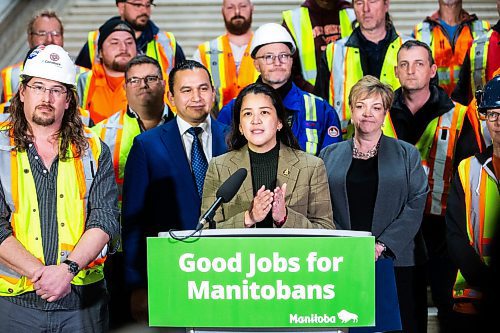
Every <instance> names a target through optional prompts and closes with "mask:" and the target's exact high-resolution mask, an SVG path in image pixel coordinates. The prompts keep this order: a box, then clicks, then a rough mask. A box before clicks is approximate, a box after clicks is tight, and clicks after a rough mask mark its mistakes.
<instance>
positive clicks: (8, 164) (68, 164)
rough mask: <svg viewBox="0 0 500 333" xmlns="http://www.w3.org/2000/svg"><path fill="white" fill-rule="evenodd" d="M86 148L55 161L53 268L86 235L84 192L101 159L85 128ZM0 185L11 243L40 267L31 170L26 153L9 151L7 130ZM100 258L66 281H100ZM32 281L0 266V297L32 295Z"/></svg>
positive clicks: (0, 153) (1, 134)
mask: <svg viewBox="0 0 500 333" xmlns="http://www.w3.org/2000/svg"><path fill="white" fill-rule="evenodd" d="M85 134H86V136H87V139H88V142H89V147H90V148H89V149H88V150H87V151H86V152H85V154H84V155H83V156H82V157H81V158H71V156H73V150H72V148H69V156H70V158H69V159H68V160H66V161H62V160H60V161H59V164H58V174H57V196H56V197H57V199H58V202H57V222H58V253H59V257H58V259H57V264H59V263H61V262H62V261H64V260H65V259H66V258H67V257H68V256H69V254H70V253H71V252H72V250H73V249H74V247H75V246H76V244H77V243H78V241H79V239H80V237H81V236H82V234H83V233H84V232H85V222H86V218H87V200H88V195H89V190H90V188H91V186H92V182H93V179H94V176H95V172H96V171H97V169H98V160H99V156H100V154H101V143H100V141H99V137H98V136H97V135H95V134H93V133H92V132H91V131H90V130H89V129H88V128H85ZM0 168H1V170H2V172H1V173H0V180H1V183H2V187H3V191H4V194H5V201H6V203H7V205H8V207H9V209H10V211H11V214H10V223H11V226H12V230H13V234H14V235H15V237H16V239H17V240H18V241H19V242H20V243H21V244H22V245H23V246H24V248H25V249H26V250H27V251H28V252H30V253H31V254H32V255H33V256H34V257H35V258H37V259H38V260H40V262H42V263H45V262H44V253H43V246H42V234H41V228H40V223H41V221H40V215H39V213H38V211H37V210H38V199H37V192H36V187H35V181H34V179H33V175H32V171H31V166H30V163H29V160H28V155H27V152H26V151H18V150H16V149H15V147H14V141H13V138H11V137H10V136H9V132H8V131H7V130H3V131H0ZM104 260H105V258H103V257H101V256H100V257H98V258H96V259H95V260H94V261H93V262H92V263H91V264H89V265H88V266H87V267H85V268H84V269H82V270H81V271H80V272H79V273H78V274H77V275H76V276H75V277H74V278H73V280H72V281H71V283H72V284H75V285H87V284H91V283H95V282H97V281H100V280H102V279H103V278H104V273H103V263H104ZM33 290H34V289H33V284H32V282H31V281H30V280H29V279H28V278H27V277H26V276H21V275H20V274H18V273H17V272H15V271H13V270H11V269H9V268H8V267H7V266H5V265H2V264H0V296H16V295H19V294H23V293H26V292H29V291H33Z"/></svg>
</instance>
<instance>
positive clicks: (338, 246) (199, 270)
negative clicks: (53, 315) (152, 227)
mask: <svg viewBox="0 0 500 333" xmlns="http://www.w3.org/2000/svg"><path fill="white" fill-rule="evenodd" d="M147 250H148V263H147V264H148V285H149V287H148V290H149V318H150V325H151V326H166V327H221V328H222V327H225V328H228V327H239V328H242V327H248V328H256V327H261V328H266V327H281V328H290V327H293V328H299V329H300V328H301V327H362V326H373V325H375V272H374V265H375V264H374V238H373V237H371V236H367V237H309V236H307V237H200V238H192V239H190V240H189V241H188V242H181V241H176V240H174V239H172V238H162V237H158V238H149V239H148V240H147Z"/></svg>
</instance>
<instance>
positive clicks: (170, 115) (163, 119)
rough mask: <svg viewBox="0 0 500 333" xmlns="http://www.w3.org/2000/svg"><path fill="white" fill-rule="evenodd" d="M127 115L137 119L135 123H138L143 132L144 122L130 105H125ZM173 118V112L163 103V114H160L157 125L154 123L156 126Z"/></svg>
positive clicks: (144, 129)
mask: <svg viewBox="0 0 500 333" xmlns="http://www.w3.org/2000/svg"><path fill="white" fill-rule="evenodd" d="M127 115H128V116H129V117H130V118H134V119H137V123H138V124H139V128H140V130H141V133H142V132H145V131H146V130H147V129H146V128H144V124H143V123H142V121H141V117H140V116H139V114H138V113H137V112H135V111H134V110H133V109H132V108H131V107H130V105H129V106H128V107H127ZM173 118H174V115H173V113H172V112H171V111H170V110H169V108H168V106H167V105H166V104H165V105H164V106H163V114H162V115H161V118H160V122H159V123H158V125H156V127H158V126H160V125H163V124H165V123H166V122H168V121H169V120H171V119H173Z"/></svg>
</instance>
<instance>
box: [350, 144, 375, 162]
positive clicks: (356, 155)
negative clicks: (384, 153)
mask: <svg viewBox="0 0 500 333" xmlns="http://www.w3.org/2000/svg"><path fill="white" fill-rule="evenodd" d="M352 142H353V148H352V158H355V159H358V160H367V159H369V158H372V157H375V156H377V154H378V147H380V140H379V141H378V142H377V144H376V145H375V146H374V147H373V148H371V149H370V150H368V151H367V152H366V153H363V152H361V151H359V149H358V147H356V140H354V139H353V140H352Z"/></svg>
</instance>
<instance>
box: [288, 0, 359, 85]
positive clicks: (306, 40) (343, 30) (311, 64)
mask: <svg viewBox="0 0 500 333" xmlns="http://www.w3.org/2000/svg"><path fill="white" fill-rule="evenodd" d="M355 19H356V16H355V15H354V10H353V9H352V8H346V9H342V10H341V11H339V21H340V34H341V38H345V37H347V36H349V35H350V34H351V33H352V22H353V21H354V20H355ZM283 20H284V21H285V23H286V25H287V26H288V29H289V30H290V33H291V34H292V37H293V39H294V41H295V44H297V51H298V52H299V58H300V65H301V70H302V76H303V77H304V79H305V80H306V81H307V82H309V83H310V84H311V85H313V86H314V85H315V84H316V76H317V71H318V70H317V68H316V49H315V47H314V36H313V34H312V31H313V27H312V24H311V18H310V16H309V9H308V8H306V7H299V8H295V9H292V10H287V11H284V12H283Z"/></svg>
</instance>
